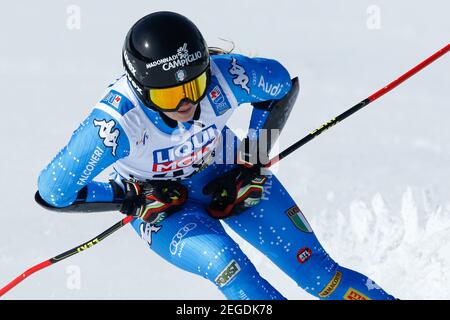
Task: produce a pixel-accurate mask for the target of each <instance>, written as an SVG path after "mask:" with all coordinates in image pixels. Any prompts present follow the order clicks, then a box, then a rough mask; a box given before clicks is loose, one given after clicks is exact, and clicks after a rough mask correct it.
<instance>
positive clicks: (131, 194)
mask: <svg viewBox="0 0 450 320" xmlns="http://www.w3.org/2000/svg"><path fill="white" fill-rule="evenodd" d="M123 184H124V186H125V198H124V200H123V203H122V207H121V208H120V212H122V213H123V214H126V215H129V216H130V215H131V216H136V217H138V218H140V219H142V220H144V221H146V222H149V223H152V224H156V223H158V222H161V221H162V220H164V219H165V218H166V217H167V216H168V215H170V214H172V213H174V212H176V211H179V210H180V209H181V208H182V207H183V205H184V204H185V202H186V200H187V194H188V192H187V189H186V187H185V186H183V185H182V184H181V183H179V182H176V181H170V180H161V181H159V180H153V181H148V182H136V181H130V180H123Z"/></svg>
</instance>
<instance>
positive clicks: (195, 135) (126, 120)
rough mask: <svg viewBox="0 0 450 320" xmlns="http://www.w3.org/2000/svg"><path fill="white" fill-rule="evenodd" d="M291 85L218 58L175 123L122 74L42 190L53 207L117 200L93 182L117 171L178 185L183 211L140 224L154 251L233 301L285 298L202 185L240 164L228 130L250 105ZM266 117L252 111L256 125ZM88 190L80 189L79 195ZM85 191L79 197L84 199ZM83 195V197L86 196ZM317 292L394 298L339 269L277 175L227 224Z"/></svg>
mask: <svg viewBox="0 0 450 320" xmlns="http://www.w3.org/2000/svg"><path fill="white" fill-rule="evenodd" d="M290 87H291V79H290V76H289V73H288V72H287V71H286V69H285V68H284V67H283V66H282V65H281V64H280V63H278V62H277V61H275V60H271V59H264V58H249V57H246V56H243V55H238V54H226V55H217V56H211V82H210V84H209V86H208V88H207V93H206V96H205V97H204V98H203V100H202V101H201V102H200V105H199V107H198V112H196V115H195V116H194V119H193V120H192V121H188V122H186V123H176V124H175V125H173V124H172V125H170V124H168V123H167V121H165V120H164V118H163V117H162V115H161V114H159V113H158V112H157V111H154V110H152V109H149V108H147V107H145V106H144V105H143V104H142V102H141V101H140V100H139V98H138V97H137V96H136V94H135V93H134V91H133V89H132V87H131V86H130V84H129V83H128V80H127V79H126V77H121V78H119V79H118V80H117V81H116V82H115V83H113V84H112V85H110V86H109V87H108V89H107V90H106V91H105V94H104V97H103V98H102V100H101V101H99V102H98V103H97V105H96V106H95V107H94V108H93V110H92V112H91V113H90V115H89V116H88V117H87V118H86V119H85V120H84V121H83V122H82V123H81V125H80V127H79V128H78V129H77V130H76V131H74V133H73V135H72V137H71V139H70V141H69V143H68V144H67V145H66V146H65V147H64V148H63V149H62V150H61V151H60V152H59V153H58V154H57V155H56V156H55V158H54V159H53V160H52V161H51V162H50V163H49V164H48V166H47V167H46V168H45V169H44V170H43V171H42V172H41V174H40V176H39V180H38V190H39V194H40V196H41V197H42V199H44V200H45V201H46V202H47V203H48V204H49V205H51V206H53V207H66V206H69V205H71V204H72V203H74V201H76V200H77V201H80V200H82V201H86V202H112V201H114V200H115V199H114V191H113V188H112V185H111V184H110V183H108V182H99V181H94V180H93V179H94V178H95V177H96V176H97V175H98V174H99V173H101V172H102V171H104V170H105V169H106V168H108V167H109V166H110V165H112V173H111V179H114V180H115V181H116V182H117V184H119V185H120V186H122V187H123V184H122V179H129V178H135V179H138V180H146V179H150V180H151V179H177V180H179V181H180V182H181V183H183V184H184V185H185V186H186V187H187V188H188V191H189V198H188V201H187V203H186V205H185V206H184V207H183V209H182V210H181V211H179V212H176V213H174V214H172V215H170V216H169V217H168V218H166V219H165V220H163V221H162V222H160V223H157V224H150V223H146V222H144V221H142V220H140V219H134V220H133V222H132V226H133V228H134V230H135V231H136V232H137V234H138V235H139V236H140V237H141V238H142V239H143V240H144V241H146V242H147V244H148V246H149V248H150V249H151V250H153V251H155V252H156V253H157V254H158V255H160V256H161V257H162V258H164V259H165V260H167V261H168V262H170V263H172V264H174V265H176V266H178V267H180V268H181V269H183V270H186V271H188V272H192V273H195V274H198V275H200V276H202V277H204V278H206V279H208V280H210V281H212V282H213V283H214V284H215V285H216V286H217V288H218V289H219V290H220V291H221V292H222V293H223V294H224V295H225V297H226V298H228V299H264V300H265V299H284V297H283V296H282V294H281V293H280V292H279V291H278V290H277V289H275V288H274V287H273V286H272V285H271V284H269V283H268V282H267V281H266V280H265V279H263V278H262V277H261V276H260V275H259V273H258V271H257V270H256V268H255V267H254V265H253V264H252V262H251V261H250V260H249V259H248V258H247V257H246V256H245V254H244V253H243V252H242V251H241V249H240V248H239V246H238V245H237V244H236V242H235V241H234V240H233V239H232V238H231V237H230V236H229V235H228V234H227V233H226V232H225V230H224V228H223V226H222V225H221V223H220V222H219V221H218V220H215V219H213V218H211V217H210V216H208V214H207V212H206V209H205V208H206V207H207V206H208V204H209V202H210V200H211V199H210V197H207V196H205V195H204V194H203V193H202V188H203V186H204V185H205V184H206V183H208V182H209V181H211V180H212V179H213V178H215V177H218V176H220V175H222V174H223V173H224V172H226V171H227V170H229V169H231V168H233V166H235V164H233V163H230V162H229V161H226V159H228V158H229V154H230V153H231V156H230V157H231V158H232V159H235V156H234V153H235V152H236V149H237V145H238V143H239V141H238V139H237V138H236V136H235V135H234V134H233V133H231V134H230V130H229V129H228V128H227V126H226V123H227V121H228V119H229V117H230V115H231V114H232V113H233V112H234V111H235V110H236V109H237V108H238V106H239V105H241V104H244V103H253V102H259V101H268V100H273V99H281V98H282V97H283V96H284V95H285V94H286V93H287V92H288V91H289V89H290ZM265 116H267V112H265V111H261V110H256V109H255V110H254V113H253V114H252V120H251V127H258V126H259V127H261V123H262V122H263V120H264V117H265ZM81 190H83V192H80V191H81ZM81 194H82V196H81ZM80 197H81V198H82V199H81V198H80ZM224 223H226V224H227V225H228V226H229V227H230V228H231V229H233V230H234V231H235V232H236V233H237V234H239V235H240V236H241V237H243V238H244V239H245V240H246V241H248V242H249V243H250V244H252V245H253V246H254V247H255V248H257V249H258V250H259V251H260V252H261V253H262V254H264V255H266V256H267V257H268V258H269V259H271V260H272V261H273V262H274V263H275V264H276V265H277V266H278V267H279V268H280V269H281V270H283V271H284V272H285V273H286V274H287V275H289V276H290V277H291V278H292V279H293V280H295V282H296V283H297V284H298V285H299V286H300V287H301V288H303V289H304V290H306V291H307V292H308V293H310V294H311V295H313V296H315V297H318V298H320V299H348V300H368V299H394V297H392V296H391V295H389V294H387V293H386V292H385V291H384V290H382V289H381V288H380V287H379V286H377V285H376V284H375V283H374V282H373V281H372V280H370V279H369V278H367V277H366V276H364V275H362V274H360V273H357V272H355V271H352V270H349V269H347V268H344V267H342V266H340V265H339V264H337V263H336V262H335V261H334V260H333V259H332V258H331V257H330V256H329V255H328V254H327V253H326V251H325V250H324V249H323V248H322V246H321V245H320V243H319V241H318V240H317V238H316V236H315V235H314V233H313V231H312V229H311V227H310V225H309V224H308V222H307V220H306V218H305V216H304V215H303V213H302V211H301V210H300V208H299V207H298V206H297V205H296V203H295V201H294V200H293V199H292V197H291V196H290V195H289V193H288V192H287V191H286V189H285V188H284V187H283V186H282V185H281V183H280V182H279V181H278V179H277V178H276V177H275V176H274V175H270V176H268V180H267V182H266V185H265V191H264V196H263V199H262V201H261V202H260V203H259V204H258V205H256V206H254V207H252V208H249V209H248V210H246V211H244V212H243V213H241V214H239V215H236V216H232V217H229V218H227V219H225V220H224Z"/></svg>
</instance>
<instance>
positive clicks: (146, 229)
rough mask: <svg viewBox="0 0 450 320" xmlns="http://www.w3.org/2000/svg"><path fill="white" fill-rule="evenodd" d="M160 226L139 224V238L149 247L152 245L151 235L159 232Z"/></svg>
mask: <svg viewBox="0 0 450 320" xmlns="http://www.w3.org/2000/svg"><path fill="white" fill-rule="evenodd" d="M161 228H162V226H157V225H154V224H151V223H145V222H143V223H141V225H140V227H139V229H140V231H141V238H142V240H144V241H145V242H147V243H148V245H149V246H151V245H152V234H153V233H157V232H158V231H159V230H161Z"/></svg>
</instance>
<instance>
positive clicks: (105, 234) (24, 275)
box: [0, 216, 133, 297]
mask: <svg viewBox="0 0 450 320" xmlns="http://www.w3.org/2000/svg"><path fill="white" fill-rule="evenodd" d="M131 220H133V216H127V217H125V218H123V219H122V220H120V221H119V222H117V223H116V224H114V225H113V226H112V227H110V228H109V229H107V230H105V231H103V232H102V233H101V234H99V235H98V236H97V237H95V238H93V239H91V240H89V241H87V242H85V243H83V244H81V245H79V246H78V247H75V248H73V249H71V250H69V251H66V252H64V253H61V254H60V255H57V256H56V257H53V258H51V259H48V260H47V261H44V262H41V263H39V264H37V265H35V266H34V267H31V268H30V269H28V270H26V271H25V272H24V273H22V274H21V275H20V276H18V277H17V278H15V279H14V280H13V281H11V282H10V283H8V284H7V285H6V286H4V287H3V288H1V289H0V297H1V296H3V295H4V294H5V293H7V292H8V291H9V290H11V289H12V288H14V287H15V286H17V285H18V284H19V283H20V282H22V281H23V280H24V279H26V278H28V277H29V276H31V275H32V274H33V273H35V272H37V271H39V270H42V269H44V268H46V267H48V266H50V265H52V264H55V263H57V262H60V261H62V260H64V259H66V258H69V257H71V256H73V255H75V254H77V253H80V252H82V251H85V250H87V249H89V248H91V247H92V246H94V245H96V244H97V243H99V242H100V241H102V240H103V239H105V238H106V237H108V236H110V235H111V234H113V233H114V232H116V231H117V230H119V229H120V228H122V227H123V226H124V225H126V224H128V223H129V222H131Z"/></svg>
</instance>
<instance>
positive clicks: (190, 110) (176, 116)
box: [164, 102, 198, 122]
mask: <svg viewBox="0 0 450 320" xmlns="http://www.w3.org/2000/svg"><path fill="white" fill-rule="evenodd" d="M197 106H198V103H196V104H194V103H191V102H184V103H183V104H182V105H181V106H180V108H179V109H178V110H177V111H175V112H164V114H165V115H166V116H167V117H169V118H170V119H172V120H175V121H180V122H187V121H190V120H192V118H193V117H194V113H195V110H196V109H197Z"/></svg>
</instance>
